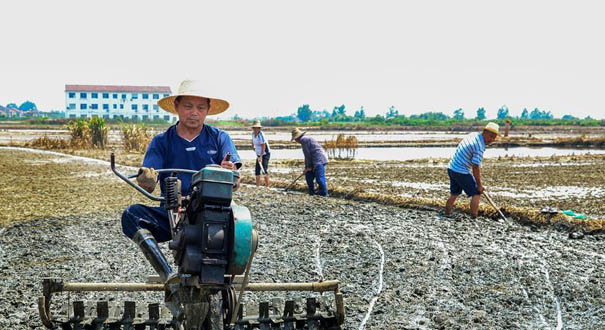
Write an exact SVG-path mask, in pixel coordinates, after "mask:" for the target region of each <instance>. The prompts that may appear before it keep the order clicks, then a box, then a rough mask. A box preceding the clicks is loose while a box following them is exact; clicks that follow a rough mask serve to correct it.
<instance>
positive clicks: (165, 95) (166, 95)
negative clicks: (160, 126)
mask: <svg viewBox="0 0 605 330" xmlns="http://www.w3.org/2000/svg"><path fill="white" fill-rule="evenodd" d="M168 96H169V95H168V94H164V97H168ZM166 120H168V119H166Z"/></svg>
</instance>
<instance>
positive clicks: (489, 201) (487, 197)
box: [483, 190, 508, 221]
mask: <svg viewBox="0 0 605 330" xmlns="http://www.w3.org/2000/svg"><path fill="white" fill-rule="evenodd" d="M483 196H485V198H486V199H487V202H488V204H489V205H491V206H492V207H493V208H494V209H495V210H496V211H498V213H499V214H500V216H501V217H502V219H504V221H508V219H506V217H505V216H504V213H502V211H500V208H499V207H497V206H496V204H494V201H493V200H492V198H491V197H489V194H488V193H487V191H485V190H484V191H483Z"/></svg>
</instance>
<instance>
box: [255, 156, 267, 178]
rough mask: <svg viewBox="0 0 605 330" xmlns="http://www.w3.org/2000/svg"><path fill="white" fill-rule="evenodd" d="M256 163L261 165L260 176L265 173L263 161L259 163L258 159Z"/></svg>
mask: <svg viewBox="0 0 605 330" xmlns="http://www.w3.org/2000/svg"><path fill="white" fill-rule="evenodd" d="M256 162H257V163H258V165H260V174H263V173H265V167H264V166H263V162H262V160H261V161H259V160H258V158H256Z"/></svg>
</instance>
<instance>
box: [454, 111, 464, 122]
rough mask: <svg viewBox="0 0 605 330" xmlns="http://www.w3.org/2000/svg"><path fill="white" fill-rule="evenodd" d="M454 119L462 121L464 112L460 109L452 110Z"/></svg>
mask: <svg viewBox="0 0 605 330" xmlns="http://www.w3.org/2000/svg"><path fill="white" fill-rule="evenodd" d="M453 118H454V119H456V120H463V119H464V110H462V108H459V109H456V110H454V117H453Z"/></svg>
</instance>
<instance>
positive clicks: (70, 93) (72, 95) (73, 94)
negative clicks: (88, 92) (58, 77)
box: [67, 92, 76, 99]
mask: <svg viewBox="0 0 605 330" xmlns="http://www.w3.org/2000/svg"><path fill="white" fill-rule="evenodd" d="M67 94H68V95H69V98H70V99H73V98H74V97H76V93H74V92H69V93H67Z"/></svg>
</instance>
